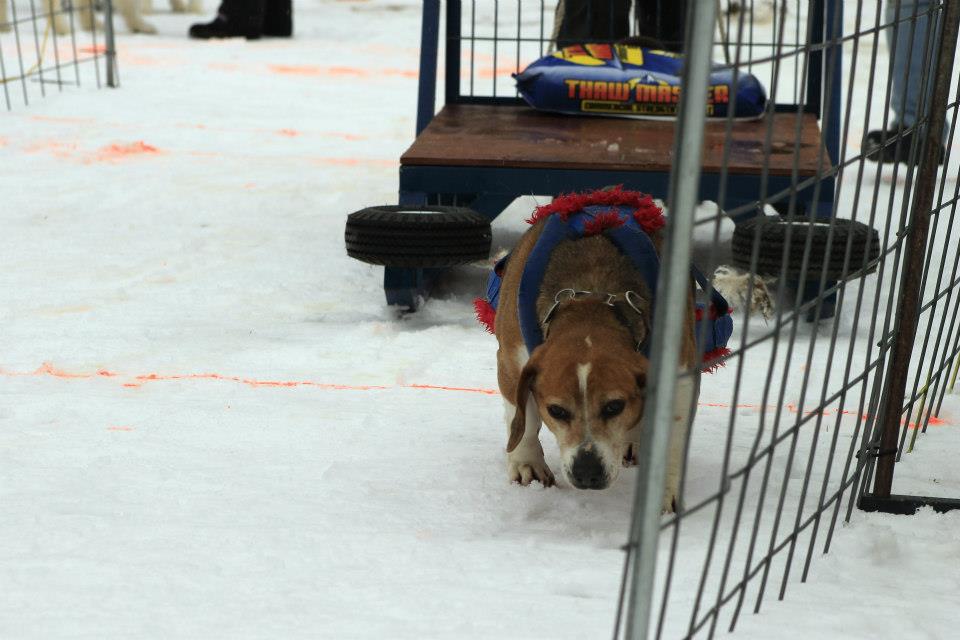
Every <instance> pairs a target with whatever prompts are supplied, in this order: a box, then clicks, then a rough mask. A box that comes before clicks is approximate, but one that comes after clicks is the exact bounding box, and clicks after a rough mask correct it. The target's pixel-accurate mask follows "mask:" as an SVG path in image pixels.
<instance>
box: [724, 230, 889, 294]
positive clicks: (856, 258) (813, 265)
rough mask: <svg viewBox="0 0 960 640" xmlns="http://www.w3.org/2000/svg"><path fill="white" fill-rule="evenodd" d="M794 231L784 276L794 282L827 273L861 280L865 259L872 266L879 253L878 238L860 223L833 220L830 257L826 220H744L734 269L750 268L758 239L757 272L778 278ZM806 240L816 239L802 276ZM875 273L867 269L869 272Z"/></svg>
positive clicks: (736, 244)
mask: <svg viewBox="0 0 960 640" xmlns="http://www.w3.org/2000/svg"><path fill="white" fill-rule="evenodd" d="M791 228H792V230H791V232H790V253H789V255H788V256H787V260H788V263H787V268H786V277H787V278H790V279H793V280H801V279H803V280H811V279H814V278H820V277H822V276H823V274H824V272H826V277H827V279H828V280H846V279H849V278H851V277H855V276H860V275H863V274H862V273H860V269H861V268H862V267H863V264H864V262H865V260H864V256H865V255H866V258H867V259H866V262H869V261H870V260H874V259H876V258H877V256H879V255H880V234H878V233H877V230H876V229H873V228H871V227H869V226H867V225H865V224H863V223H861V222H855V221H853V220H841V219H835V220H833V241H832V242H831V244H830V253H829V255H827V236H828V234H829V232H830V221H829V220H828V219H822V220H813V221H811V220H810V218H808V217H806V216H784V217H779V216H758V217H756V218H753V219H751V220H745V221H744V222H741V223H740V224H738V225H737V228H736V229H735V230H734V232H733V263H734V265H735V266H736V267H737V268H739V269H743V270H745V271H750V270H751V264H750V258H751V256H752V253H753V243H754V241H757V242H759V243H760V248H759V257H758V259H757V265H756V268H755V269H754V270H753V272H754V273H756V274H757V275H761V276H774V277H779V276H780V273H781V268H782V266H783V249H784V244H785V243H786V240H787V229H791ZM808 236H812V239H811V240H810V259H809V262H808V263H807V270H806V272H804V273H801V272H800V269H801V267H802V266H803V252H804V248H805V246H806V242H807V237H808ZM851 237H852V238H853V240H852V242H851V245H850V261H849V263H848V265H847V269H846V272H844V269H843V262H844V255H845V253H846V250H847V242H848V239H850V238H851ZM868 247H869V248H868ZM868 251H869V255H867V252H868ZM873 269H874V268H873V267H872V268H869V269H867V272H870V271H873Z"/></svg>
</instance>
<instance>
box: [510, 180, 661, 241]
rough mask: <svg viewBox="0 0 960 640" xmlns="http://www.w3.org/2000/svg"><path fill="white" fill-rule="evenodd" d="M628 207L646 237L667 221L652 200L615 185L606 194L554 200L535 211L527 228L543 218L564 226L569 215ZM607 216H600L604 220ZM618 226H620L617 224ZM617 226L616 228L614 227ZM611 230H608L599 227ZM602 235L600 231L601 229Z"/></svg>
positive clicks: (639, 193) (571, 195) (571, 194)
mask: <svg viewBox="0 0 960 640" xmlns="http://www.w3.org/2000/svg"><path fill="white" fill-rule="evenodd" d="M596 206H608V207H630V208H631V209H633V210H634V212H633V218H634V220H636V221H637V224H639V225H640V226H641V227H642V228H643V230H644V231H646V232H647V234H653V233H654V232H655V231H657V230H659V229H661V228H663V226H664V225H665V224H666V223H667V221H666V220H665V219H664V217H663V210H662V209H661V208H660V207H658V206H657V205H656V203H655V202H654V201H653V198H652V197H651V196H650V195H648V194H646V193H641V192H639V191H625V190H624V189H623V185H618V186H616V187H614V188H613V189H608V190H606V191H591V192H589V193H568V194H567V195H562V196H558V197H557V198H554V200H553V202H551V203H550V204H545V205H543V206H541V207H537V208H536V210H534V212H533V215H532V216H530V218H528V219H527V223H528V224H536V223H537V222H540V221H541V220H543V219H544V218H547V217H549V216H552V215H553V214H557V215H559V216H560V219H561V220H563V221H564V222H566V220H567V218H569V217H570V216H571V215H572V214H574V213H577V212H579V211H582V210H583V209H584V207H596ZM606 215H607V214H600V216H597V218H600V217H601V216H606ZM620 224H622V223H620ZM617 226H619V225H617ZM603 228H606V229H608V228H611V227H603ZM601 231H602V229H601Z"/></svg>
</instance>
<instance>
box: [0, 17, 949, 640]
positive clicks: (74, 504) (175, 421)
mask: <svg viewBox="0 0 960 640" xmlns="http://www.w3.org/2000/svg"><path fill="white" fill-rule="evenodd" d="M213 8H214V7H213V6H212V5H211V6H208V9H209V11H210V12H211V13H212V10H213ZM295 10H296V30H297V37H296V38H295V39H293V40H289V41H286V40H264V41H261V42H257V43H247V42H243V41H229V42H218V43H197V42H190V41H187V40H186V39H184V37H183V35H184V33H185V30H186V28H187V25H188V24H189V23H190V22H191V21H193V20H194V19H195V18H192V17H186V16H173V15H156V16H151V17H150V18H149V19H150V20H151V21H152V22H154V23H155V24H156V25H157V26H158V27H159V28H160V35H159V36H131V35H127V34H126V33H125V30H124V29H123V27H122V23H119V21H118V24H120V26H119V27H118V28H119V30H120V32H121V33H120V35H119V36H118V37H119V40H118V46H119V54H120V65H121V75H122V80H123V87H122V88H121V89H119V90H117V91H108V90H104V91H99V92H98V91H92V90H82V91H76V92H71V93H67V94H63V95H58V96H52V97H49V98H48V99H47V100H44V101H38V102H36V103H34V104H32V105H31V106H30V108H29V109H24V108H19V109H17V110H16V111H14V112H12V113H9V114H0V163H2V166H3V173H2V175H0V198H2V207H0V216H2V229H3V233H0V255H2V256H3V257H4V261H3V262H4V266H5V268H4V269H3V270H2V272H0V322H2V324H0V326H2V327H3V330H2V332H0V505H2V510H0V585H2V586H0V637H3V638H68V637H69V638H139V637H158V638H160V637H163V638H170V637H177V638H268V637H269V638H277V637H282V638H373V637H379V638H421V637H430V638H434V637H436V638H454V637H457V638H533V637H538V638H602V637H608V636H609V635H610V633H611V631H612V623H613V616H614V610H615V601H616V595H617V589H618V585H619V578H620V569H621V561H622V554H621V552H620V550H619V545H621V544H622V543H623V541H624V539H625V536H626V533H627V528H628V522H629V517H630V499H631V493H632V485H633V481H634V479H635V476H634V474H633V473H632V472H630V471H627V472H625V473H624V474H623V477H621V479H620V480H619V482H618V484H617V485H616V486H615V487H614V488H612V489H611V490H610V491H607V492H603V493H590V494H587V493H581V492H576V491H574V490H572V489H570V488H569V487H568V486H565V485H564V484H563V483H561V486H560V487H559V488H555V489H550V490H543V489H542V488H540V487H539V486H534V487H528V488H520V487H518V486H515V485H510V484H508V483H507V482H506V476H505V470H504V461H503V454H502V449H503V445H504V441H505V432H504V427H503V423H502V419H501V414H502V405H501V401H500V398H499V397H497V394H496V392H495V391H493V389H495V388H496V375H495V368H494V352H495V341H494V340H493V339H492V338H491V337H490V336H489V335H487V334H485V333H484V332H483V331H482V330H481V329H480V328H479V327H478V326H477V325H476V323H475V322H474V320H473V312H472V308H471V306H470V299H471V298H472V297H473V296H474V295H476V294H477V293H478V292H480V291H481V290H482V287H483V282H484V280H485V273H484V272H483V271H482V270H481V269H478V268H465V269H462V270H460V271H458V272H457V273H455V274H453V277H452V278H450V279H449V280H448V282H446V283H445V285H444V288H443V291H442V292H441V294H440V295H438V297H436V298H435V299H433V300H431V301H430V303H429V304H428V305H427V306H426V308H425V309H424V310H423V311H422V312H421V313H418V314H416V315H413V316H409V317H406V318H403V319H398V318H397V317H396V316H395V315H394V314H393V313H392V312H391V311H390V310H389V309H388V308H387V307H386V306H385V304H384V301H383V295H382V291H381V270H380V269H378V268H375V267H371V266H367V265H363V264H361V263H358V262H355V261H352V260H350V259H348V258H347V257H346V255H345V253H344V249H343V223H344V218H345V215H346V214H347V213H349V212H350V211H353V210H356V209H358V208H361V207H363V206H366V205H371V204H381V203H390V202H395V200H396V188H397V159H398V157H399V155H400V154H401V153H402V151H403V150H404V149H405V148H406V146H407V145H408V144H409V143H410V141H411V139H412V135H413V116H414V110H415V94H416V69H417V60H418V58H417V48H418V29H419V22H418V21H419V12H418V6H417V3H416V2H414V1H413V0H394V1H392V2H388V1H386V0H370V1H367V2H362V1H344V2H330V1H322V0H311V1H310V2H300V3H298V4H297V6H296V7H295ZM3 42H4V43H6V42H7V41H6V40H4V41H3ZM861 55H863V54H862V53H861ZM885 56H886V52H885V50H883V49H882V50H881V51H880V52H879V58H878V59H879V61H880V62H878V64H879V65H882V66H881V68H886V58H885ZM854 121H856V119H854ZM852 134H853V138H854V139H858V136H859V132H852ZM852 151H853V149H851V152H852ZM952 175H956V171H955V170H952ZM867 180H868V182H869V186H870V188H872V187H873V184H874V177H873V176H872V175H870V176H868V177H867ZM950 187H951V189H952V188H953V185H952V184H951V186H950ZM889 188H890V181H888V180H886V181H884V180H881V185H880V189H881V190H882V191H883V193H884V194H885V193H886V192H887V191H886V190H887V189H889ZM845 197H847V198H848V199H847V200H844V206H846V207H848V208H850V207H852V200H851V199H850V198H851V197H852V196H845ZM530 206H531V202H522V203H519V204H518V205H516V206H515V207H514V208H513V209H512V210H511V215H509V216H506V217H504V218H503V219H502V220H501V221H498V224H497V230H496V240H497V242H498V243H500V244H509V242H510V241H511V239H513V238H515V237H516V234H517V233H518V232H519V230H520V229H521V228H522V224H521V223H520V222H519V220H520V219H521V218H522V217H523V216H524V215H526V214H528V213H529V208H530ZM859 209H860V214H859V215H860V216H861V217H862V216H865V215H867V214H868V213H869V212H868V211H865V209H869V207H868V205H867V204H866V203H861V204H860V206H859ZM723 233H724V234H728V233H729V227H727V226H725V227H724V229H723ZM943 242H944V243H946V244H947V246H950V243H951V242H952V243H953V244H954V245H955V244H956V238H953V239H952V240H951V239H945V240H944V241H943ZM952 255H953V254H951V260H952ZM864 286H865V287H867V291H868V293H872V291H873V290H874V288H873V287H875V284H874V283H873V282H872V281H869V280H868V281H867V282H866V283H865V285H864ZM862 315H868V312H866V311H865V312H864V314H862ZM860 320H861V318H859V317H854V315H853V311H852V309H847V310H846V311H845V313H844V314H843V315H842V316H841V317H840V318H839V320H838V322H839V323H840V324H839V328H840V332H839V333H840V339H841V340H842V339H844V337H849V336H850V335H851V333H852V330H853V327H854V326H856V324H857V322H859V321H860ZM738 326H739V325H738ZM763 327H764V325H763V322H762V321H755V322H754V323H753V324H751V330H752V331H754V332H756V331H760V330H762V328H763ZM799 331H800V334H799V336H800V337H799V338H798V345H803V348H804V349H805V345H806V340H808V339H809V337H810V335H811V334H810V331H811V330H810V328H809V327H806V326H801V327H800V329H799ZM823 331H828V329H824V330H823ZM862 333H863V332H862V331H861V333H860V335H858V337H857V341H858V342H857V344H860V343H862V342H863V341H864V340H865V338H864V336H863V335H862ZM820 344H821V343H820V342H818V343H817V345H818V346H817V347H816V348H817V349H821V348H822V347H820V346H819V345H820ZM804 353H805V351H804ZM817 353H821V352H820V351H817ZM753 358H755V359H753ZM768 358H769V352H767V351H764V350H762V349H760V350H757V351H756V352H754V354H753V355H751V360H750V361H749V363H748V365H752V366H753V367H755V368H757V367H766V366H767V364H766V362H767V360H768ZM794 366H795V367H799V362H795V363H794ZM835 366H836V363H828V362H823V361H822V358H817V357H815V358H814V361H813V363H812V368H813V372H812V374H811V375H812V379H813V380H814V381H815V382H817V383H819V381H820V380H822V378H823V376H824V375H825V374H826V372H828V371H834V373H836V369H835V368H833V369H832V368H831V367H835ZM754 370H760V371H765V369H750V368H749V366H748V367H747V372H748V373H746V374H745V380H744V386H743V389H742V393H741V398H740V400H739V401H740V403H742V404H746V405H752V408H750V407H747V408H743V409H740V410H738V412H739V417H738V419H739V420H740V421H741V422H739V423H738V424H742V425H743V426H742V429H741V432H738V433H737V436H736V438H737V439H736V441H735V442H734V447H733V451H734V453H733V455H734V458H735V459H739V458H737V456H740V457H742V456H743V455H744V454H745V453H746V451H747V449H749V444H750V442H751V440H752V437H753V435H754V434H755V431H756V425H757V422H758V419H759V416H760V414H761V413H762V412H763V411H764V409H763V408H762V407H760V406H759V405H760V403H761V401H762V392H763V379H762V375H755V374H751V373H749V372H751V371H754ZM735 375H736V367H728V368H727V369H726V370H725V371H722V372H720V373H718V374H716V375H714V376H713V377H712V378H709V379H707V380H706V381H705V384H704V389H703V396H702V398H701V402H702V406H701V408H700V414H699V417H698V422H697V425H696V435H695V436H694V439H693V443H692V449H691V460H692V462H691V477H690V480H689V482H688V497H689V498H691V499H695V498H696V497H697V496H702V495H705V494H707V493H709V491H710V490H712V488H714V487H715V486H716V477H717V475H718V473H719V470H720V466H721V455H720V453H718V452H719V451H721V450H722V448H723V444H724V439H725V437H726V421H727V419H728V416H729V409H728V408H725V407H723V406H720V407H717V406H711V405H723V404H724V403H729V402H730V384H731V382H732V380H733V379H734V377H735ZM799 375H800V374H799V373H797V374H795V375H793V377H790V378H789V379H787V380H786V381H785V382H784V383H783V385H784V386H786V387H787V388H788V389H789V392H788V394H787V398H786V401H787V402H788V403H796V402H797V396H798V395H799V391H798V390H797V386H798V382H797V381H798V379H799ZM780 384H781V383H779V382H778V383H777V389H775V391H776V390H778V389H779V386H780ZM812 388H814V389H817V390H819V386H816V387H812ZM772 397H773V398H776V395H774V396H772ZM848 408H855V405H854V406H851V407H848ZM939 418H940V423H939V424H938V425H937V426H936V427H931V432H930V433H929V434H928V435H927V436H925V438H924V439H922V440H921V446H919V447H918V449H917V452H916V453H914V454H911V456H909V457H907V458H905V462H904V463H903V464H901V465H900V466H898V469H897V474H898V475H897V479H896V482H897V484H896V489H897V490H898V491H900V492H903V493H910V492H917V493H924V494H940V495H948V496H953V497H957V496H960V475H958V473H957V466H956V463H955V460H954V456H953V455H951V452H955V451H960V431H958V427H960V400H958V398H957V397H956V396H954V397H949V398H948V399H947V401H946V402H945V404H944V409H943V411H942V412H941V415H940V416H939ZM828 422H829V425H828V427H827V432H826V435H825V436H823V437H832V436H833V434H834V422H833V419H831V420H829V421H828ZM837 424H839V429H840V432H839V434H838V435H839V436H840V442H841V444H840V448H841V450H842V451H844V452H845V451H846V443H847V442H848V441H849V438H850V434H852V432H853V429H854V427H855V426H856V419H855V418H853V417H848V416H844V417H843V418H842V419H841V420H840V421H839V422H838V423H837ZM808 433H809V432H808V431H805V432H804V437H803V439H802V442H801V444H800V451H801V454H803V460H804V461H805V460H806V452H807V451H808V450H809V445H808V444H805V443H806V442H807V441H808V440H809V436H808V435H807V434H808ZM545 443H546V449H547V456H548V462H553V463H554V467H555V468H556V457H557V455H556V447H555V445H554V444H553V443H552V442H550V441H548V440H545ZM804 447H807V448H806V449H804ZM798 459H799V457H798ZM781 462H782V460H779V459H778V460H777V462H776V465H780V464H781ZM801 467H802V466H801V465H797V467H796V468H795V469H794V471H793V475H792V483H791V484H789V485H788V487H787V496H788V502H796V497H797V495H798V488H797V485H798V484H799V483H798V482H797V480H798V479H799V478H801V477H802V468H801ZM774 469H775V471H776V470H778V469H779V470H780V474H781V475H782V466H775V467H774ZM817 474H819V475H817ZM822 474H823V469H819V470H817V471H816V472H815V473H814V477H815V478H820V477H822ZM777 482H778V484H776V486H775V489H776V492H777V493H778V492H779V490H780V487H781V486H782V479H780V480H777ZM775 498H776V496H773V499H775ZM769 499H771V498H770V497H769V496H768V500H769ZM751 500H752V501H753V502H750V501H751ZM757 500H758V498H757V497H756V494H755V492H754V491H753V490H751V492H750V493H749V496H748V504H749V505H751V508H752V506H755V503H756V501H757ZM813 500H814V501H815V496H814V498H813ZM796 511H797V507H796V506H794V507H793V511H790V509H789V508H788V514H789V516H790V517H791V518H792V517H793V515H794V513H796ZM751 513H752V512H751ZM805 513H809V505H808V506H807V511H806V512H805ZM712 517H713V514H712V513H711V512H703V513H702V514H699V515H698V516H695V517H694V518H692V519H691V521H690V524H686V525H685V528H684V530H683V536H684V538H683V542H682V545H683V546H682V548H683V549H684V550H685V551H684V553H683V555H682V558H681V562H680V566H679V568H678V573H677V576H676V577H675V585H674V591H673V596H672V597H673V598H674V600H675V602H677V603H685V604H684V606H680V605H679V604H678V605H676V606H674V605H672V608H671V609H670V610H669V611H670V615H671V617H670V619H669V621H668V623H669V629H670V630H671V631H677V630H679V629H680V628H681V627H683V626H684V625H685V624H686V622H687V620H688V617H689V601H690V600H691V599H692V598H693V595H694V591H695V588H696V580H697V579H699V576H700V571H701V567H702V562H703V554H704V550H705V546H706V537H707V531H708V529H709V525H710V523H711V522H712ZM725 517H728V516H725ZM768 524H769V523H766V524H765V525H764V526H768ZM820 540H821V542H822V533H821V538H820ZM763 544H766V542H764V543H763ZM724 548H725V547H724ZM800 551H802V552H803V553H805V544H801V545H800V548H799V549H798V552H800ZM721 555H722V554H721ZM738 557H739V556H738ZM958 558H960V514H952V515H943V516H940V515H936V514H933V513H931V512H925V513H921V514H920V515H918V516H916V517H914V518H902V517H894V516H884V515H866V514H862V513H859V512H855V513H854V517H853V521H852V522H851V524H849V525H847V526H844V527H842V528H841V529H840V530H839V531H838V533H837V536H836V538H835V540H834V544H833V549H832V552H831V555H829V556H827V557H826V558H825V559H821V558H820V557H819V553H815V557H814V563H813V568H812V574H811V578H810V580H809V581H808V582H807V584H805V585H801V584H800V583H799V569H797V568H795V569H794V571H793V572H792V573H791V579H790V580H791V584H790V589H789V590H788V592H787V599H786V600H785V601H784V602H782V603H778V602H776V600H775V594H776V591H777V589H778V588H779V580H780V575H779V572H778V570H777V569H776V568H775V569H774V572H773V574H772V580H773V582H772V583H771V585H772V586H770V587H768V589H769V590H770V592H769V593H768V599H767V600H766V601H765V604H764V608H763V611H762V613H761V614H760V615H758V616H751V615H747V616H745V617H744V618H743V619H742V620H741V624H740V627H739V628H738V630H737V633H736V634H735V637H745V638H773V637H776V638H797V639H800V638H803V639H804V640H809V639H810V638H931V639H947V638H951V637H955V624H956V622H957V614H956V598H957V594H958V593H960V566H958ZM801 559H802V558H801ZM714 566H715V567H716V563H715V565H714ZM716 571H717V570H716V569H714V572H713V575H715V574H716ZM714 597H715V596H714ZM750 602H751V603H752V601H750Z"/></svg>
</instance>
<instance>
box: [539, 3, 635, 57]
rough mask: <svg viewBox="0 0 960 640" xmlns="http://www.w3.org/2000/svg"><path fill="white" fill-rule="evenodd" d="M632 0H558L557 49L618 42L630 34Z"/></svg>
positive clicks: (555, 37)
mask: <svg viewBox="0 0 960 640" xmlns="http://www.w3.org/2000/svg"><path fill="white" fill-rule="evenodd" d="M630 3H631V0H559V2H558V3H557V11H556V14H555V15H554V30H553V40H554V42H555V43H556V46H557V47H558V48H562V47H566V46H569V45H571V44H581V43H584V42H615V41H617V40H622V39H623V38H626V37H627V36H629V35H630Z"/></svg>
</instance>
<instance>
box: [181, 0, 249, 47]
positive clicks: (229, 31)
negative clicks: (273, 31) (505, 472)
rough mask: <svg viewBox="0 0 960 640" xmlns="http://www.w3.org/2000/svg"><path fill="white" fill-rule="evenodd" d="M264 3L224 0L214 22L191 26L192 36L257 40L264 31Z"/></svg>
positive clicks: (190, 32) (245, 0)
mask: <svg viewBox="0 0 960 640" xmlns="http://www.w3.org/2000/svg"><path fill="white" fill-rule="evenodd" d="M264 4H265V2H264V0H223V1H222V2H221V3H220V8H219V9H217V17H216V18H214V19H213V21H212V22H208V23H206V24H194V25H191V26H190V31H189V34H190V37H191V38H199V39H201V40H208V39H210V38H240V37H244V38H246V39H247V40H256V39H257V38H259V37H260V35H261V34H262V33H263V21H264Z"/></svg>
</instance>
